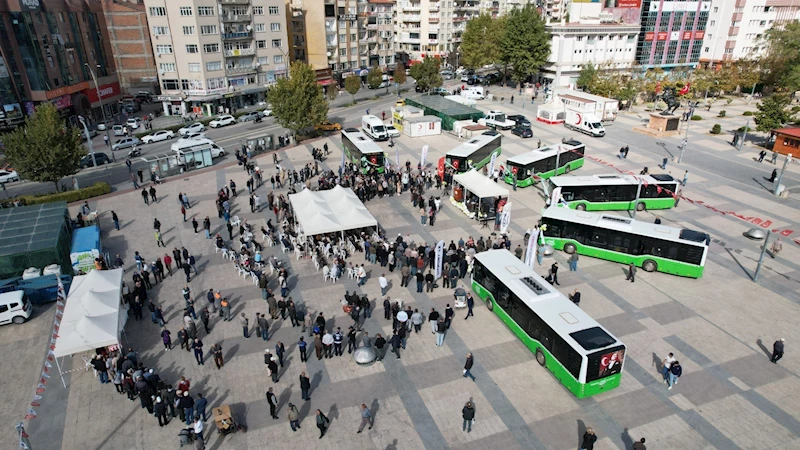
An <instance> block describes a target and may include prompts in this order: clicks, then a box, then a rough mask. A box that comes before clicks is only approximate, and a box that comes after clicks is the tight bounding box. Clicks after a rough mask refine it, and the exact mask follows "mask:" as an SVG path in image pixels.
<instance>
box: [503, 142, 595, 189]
mask: <svg viewBox="0 0 800 450" xmlns="http://www.w3.org/2000/svg"><path fill="white" fill-rule="evenodd" d="M584 153H586V146H585V145H583V144H582V143H581V142H579V141H576V140H569V141H566V142H564V143H563V144H560V145H549V146H547V147H542V148H537V149H535V150H532V151H530V152H528V153H523V154H521V155H516V156H512V157H510V158H508V159H507V160H506V164H507V166H508V167H505V168H504V169H505V170H504V171H503V174H502V175H503V180H505V182H506V183H508V184H511V185H513V184H514V177H516V179H517V187H528V186H531V185H533V184H536V182H537V181H539V180H546V179H548V178H550V177H554V176H556V175H558V174H562V173H570V171H572V170H575V169H578V168H580V167H582V166H583V161H584V156H583V155H584ZM556 165H558V168H556Z"/></svg>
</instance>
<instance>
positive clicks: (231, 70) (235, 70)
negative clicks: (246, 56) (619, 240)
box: [225, 66, 256, 75]
mask: <svg viewBox="0 0 800 450" xmlns="http://www.w3.org/2000/svg"><path fill="white" fill-rule="evenodd" d="M255 71H256V66H244V67H226V68H225V73H226V74H228V75H239V74H243V73H250V72H255Z"/></svg>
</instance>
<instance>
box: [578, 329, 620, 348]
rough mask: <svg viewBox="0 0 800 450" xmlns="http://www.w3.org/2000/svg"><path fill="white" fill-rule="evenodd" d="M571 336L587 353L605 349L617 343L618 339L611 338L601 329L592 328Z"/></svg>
mask: <svg viewBox="0 0 800 450" xmlns="http://www.w3.org/2000/svg"><path fill="white" fill-rule="evenodd" d="M570 336H572V339H575V342H577V343H578V344H579V345H580V346H581V347H583V348H584V350H586V351H590V350H596V349H598V348H605V347H608V346H609V345H613V344H614V343H616V342H617V340H616V339H614V338H613V337H611V336H610V335H609V334H608V333H606V332H605V331H603V329H602V328H600V327H592V328H587V329H585V330H581V331H576V332H574V333H570Z"/></svg>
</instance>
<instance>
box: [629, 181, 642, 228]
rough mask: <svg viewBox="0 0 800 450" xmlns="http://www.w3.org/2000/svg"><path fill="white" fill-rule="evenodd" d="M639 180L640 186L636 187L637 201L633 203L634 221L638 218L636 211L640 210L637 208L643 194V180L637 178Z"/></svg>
mask: <svg viewBox="0 0 800 450" xmlns="http://www.w3.org/2000/svg"><path fill="white" fill-rule="evenodd" d="M637 180H639V185H638V186H637V187H636V200H634V201H633V217H631V218H632V219H635V218H636V210H637V209H638V208H637V206H639V195H640V194H641V192H642V179H641V178H637Z"/></svg>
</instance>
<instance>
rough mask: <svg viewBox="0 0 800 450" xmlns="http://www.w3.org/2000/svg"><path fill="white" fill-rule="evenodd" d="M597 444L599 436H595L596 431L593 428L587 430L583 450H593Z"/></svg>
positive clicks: (582, 445) (584, 435) (582, 444)
mask: <svg viewBox="0 0 800 450" xmlns="http://www.w3.org/2000/svg"><path fill="white" fill-rule="evenodd" d="M595 442H597V436H595V434H594V430H593V429H592V428H591V427H589V428H587V429H586V432H585V433H583V443H581V450H593V449H594V443H595Z"/></svg>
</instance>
